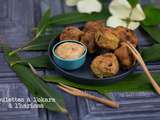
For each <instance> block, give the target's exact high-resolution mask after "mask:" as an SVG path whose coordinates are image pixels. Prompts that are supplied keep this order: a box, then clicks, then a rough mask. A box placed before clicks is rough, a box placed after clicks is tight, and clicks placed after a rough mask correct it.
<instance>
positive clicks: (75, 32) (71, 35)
mask: <svg viewBox="0 0 160 120" xmlns="http://www.w3.org/2000/svg"><path fill="white" fill-rule="evenodd" d="M81 35H83V32H82V31H81V30H80V29H78V28H77V27H74V26H70V27H66V28H65V29H64V31H63V32H62V33H61V34H60V40H61V41H62V40H80V38H81Z"/></svg>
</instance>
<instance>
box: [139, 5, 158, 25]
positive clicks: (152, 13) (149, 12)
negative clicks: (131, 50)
mask: <svg viewBox="0 0 160 120" xmlns="http://www.w3.org/2000/svg"><path fill="white" fill-rule="evenodd" d="M144 13H145V15H146V19H145V20H144V21H143V22H142V23H143V24H144V25H158V24H160V8H156V7H154V6H151V5H147V6H144Z"/></svg>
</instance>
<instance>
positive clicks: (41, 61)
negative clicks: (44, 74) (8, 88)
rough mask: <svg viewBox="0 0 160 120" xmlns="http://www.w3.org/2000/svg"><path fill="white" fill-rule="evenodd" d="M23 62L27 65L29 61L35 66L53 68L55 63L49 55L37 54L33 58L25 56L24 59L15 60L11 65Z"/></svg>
mask: <svg viewBox="0 0 160 120" xmlns="http://www.w3.org/2000/svg"><path fill="white" fill-rule="evenodd" d="M18 63H19V64H23V65H27V66H28V63H30V64H32V66H33V67H35V68H40V69H42V68H43V69H44V68H46V69H53V65H52V63H51V62H50V60H49V57H48V55H41V56H36V57H31V58H25V59H22V60H20V61H14V62H12V63H11V65H15V64H18Z"/></svg>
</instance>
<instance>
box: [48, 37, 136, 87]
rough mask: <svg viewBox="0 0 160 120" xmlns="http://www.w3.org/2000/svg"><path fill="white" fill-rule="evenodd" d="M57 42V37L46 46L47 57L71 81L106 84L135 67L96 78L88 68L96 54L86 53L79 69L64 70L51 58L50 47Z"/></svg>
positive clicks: (122, 76)
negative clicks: (83, 62) (110, 75)
mask: <svg viewBox="0 0 160 120" xmlns="http://www.w3.org/2000/svg"><path fill="white" fill-rule="evenodd" d="M57 42H59V40H58V39H55V40H53V41H51V43H50V45H49V48H48V54H49V58H50V60H51V62H52V64H53V66H54V68H55V70H57V71H58V72H59V73H60V74H61V75H62V76H64V77H66V78H69V79H70V80H71V81H73V82H78V83H81V84H96V85H97V84H99V85H104V84H108V83H113V82H116V81H119V80H121V79H123V78H125V77H126V76H127V75H128V74H129V73H131V72H132V71H133V70H134V68H135V66H133V67H132V68H131V69H129V70H120V71H119V73H118V74H117V75H115V76H112V77H106V78H97V77H96V76H95V75H94V74H93V73H92V71H91V70H90V64H91V62H92V60H93V58H95V56H97V55H96V54H93V55H91V54H87V57H86V61H85V64H84V65H83V66H82V67H80V68H79V69H76V70H64V69H62V68H60V67H59V66H58V65H57V64H56V63H55V62H54V60H53V55H52V49H53V46H54V45H55V44H56V43H57Z"/></svg>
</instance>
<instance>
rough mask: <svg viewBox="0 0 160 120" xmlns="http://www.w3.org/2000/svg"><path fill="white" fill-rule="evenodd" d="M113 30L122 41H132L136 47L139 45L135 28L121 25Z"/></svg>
mask: <svg viewBox="0 0 160 120" xmlns="http://www.w3.org/2000/svg"><path fill="white" fill-rule="evenodd" d="M113 32H114V34H115V35H116V36H117V37H118V38H119V39H120V42H125V41H130V42H131V44H133V45H134V46H135V47H136V46H137V44H138V38H137V36H136V34H135V33H134V31H133V30H130V29H128V28H126V27H122V26H119V27H116V28H115V29H113Z"/></svg>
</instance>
